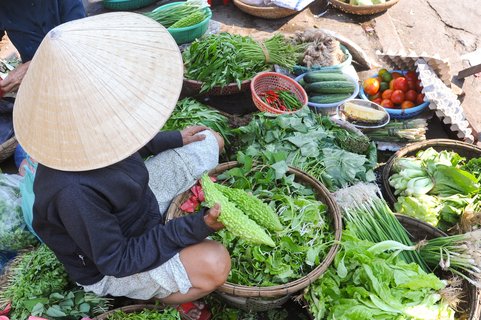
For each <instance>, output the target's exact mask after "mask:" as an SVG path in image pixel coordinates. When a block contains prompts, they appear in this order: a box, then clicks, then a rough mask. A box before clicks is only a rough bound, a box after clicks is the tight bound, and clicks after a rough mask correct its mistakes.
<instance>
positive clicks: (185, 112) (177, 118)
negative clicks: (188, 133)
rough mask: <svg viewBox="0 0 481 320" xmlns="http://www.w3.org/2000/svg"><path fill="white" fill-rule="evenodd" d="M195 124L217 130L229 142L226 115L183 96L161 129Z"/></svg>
mask: <svg viewBox="0 0 481 320" xmlns="http://www.w3.org/2000/svg"><path fill="white" fill-rule="evenodd" d="M195 125H204V126H206V127H208V128H211V129H212V130H215V131H217V132H218V133H219V134H220V135H221V136H222V137H223V138H224V140H225V142H226V143H229V139H230V138H231V137H232V134H233V133H232V130H231V129H230V127H229V119H228V118H227V117H226V116H224V115H222V114H221V113H220V112H219V111H218V110H216V109H213V108H211V107H208V106H206V105H205V104H202V103H200V102H199V101H197V100H195V99H192V98H185V99H182V100H179V101H178V102H177V105H176V106H175V109H174V111H173V112H172V114H171V115H170V118H169V119H168V120H167V122H166V123H165V124H164V126H163V127H162V130H182V129H184V128H186V127H189V126H195Z"/></svg>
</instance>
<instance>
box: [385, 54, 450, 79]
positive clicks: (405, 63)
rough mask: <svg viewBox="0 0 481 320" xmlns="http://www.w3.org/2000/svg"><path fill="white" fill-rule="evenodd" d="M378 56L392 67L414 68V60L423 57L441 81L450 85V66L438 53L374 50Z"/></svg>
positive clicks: (400, 68) (401, 68)
mask: <svg viewBox="0 0 481 320" xmlns="http://www.w3.org/2000/svg"><path fill="white" fill-rule="evenodd" d="M376 54H377V55H378V56H379V58H380V59H381V60H382V61H383V62H384V63H385V64H387V65H388V66H389V67H391V68H393V69H399V70H414V69H415V68H416V61H417V60H418V59H423V60H424V61H426V63H427V64H428V65H429V66H430V67H431V68H432V69H433V70H434V72H435V73H436V74H437V76H438V77H439V78H440V79H441V81H442V82H443V83H444V84H446V85H447V86H451V66H450V64H449V61H448V60H447V59H442V58H441V57H440V56H439V55H434V56H429V55H428V54H426V53H421V54H417V53H416V52H414V51H409V52H408V53H405V52H392V51H388V52H386V53H381V52H379V51H378V52H376Z"/></svg>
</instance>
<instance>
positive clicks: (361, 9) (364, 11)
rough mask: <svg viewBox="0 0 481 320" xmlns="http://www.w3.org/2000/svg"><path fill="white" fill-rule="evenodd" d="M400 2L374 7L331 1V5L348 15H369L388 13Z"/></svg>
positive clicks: (390, 2) (397, 0)
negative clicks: (388, 10)
mask: <svg viewBox="0 0 481 320" xmlns="http://www.w3.org/2000/svg"><path fill="white" fill-rule="evenodd" d="M398 2H399V0H389V1H388V2H386V3H380V4H374V5H372V6H356V5H352V4H348V3H345V2H343V1H341V0H331V4H332V6H333V7H334V8H337V9H339V10H341V11H344V12H346V13H352V14H357V15H369V14H375V13H379V12H383V11H386V10H387V9H389V8H391V7H392V6H394V5H395V4H396V3H398Z"/></svg>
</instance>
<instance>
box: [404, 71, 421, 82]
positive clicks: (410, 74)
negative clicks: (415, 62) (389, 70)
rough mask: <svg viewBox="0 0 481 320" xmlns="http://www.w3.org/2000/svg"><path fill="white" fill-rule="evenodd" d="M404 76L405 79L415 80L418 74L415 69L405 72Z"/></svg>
mask: <svg viewBox="0 0 481 320" xmlns="http://www.w3.org/2000/svg"><path fill="white" fill-rule="evenodd" d="M404 77H405V78H406V80H411V81H415V80H417V78H418V75H417V74H416V72H415V71H408V72H406V74H405V75H404Z"/></svg>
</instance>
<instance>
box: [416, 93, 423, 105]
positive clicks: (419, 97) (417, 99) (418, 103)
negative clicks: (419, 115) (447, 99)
mask: <svg viewBox="0 0 481 320" xmlns="http://www.w3.org/2000/svg"><path fill="white" fill-rule="evenodd" d="M423 102H424V93H420V94H418V96H417V97H416V105H420V104H421V103H423Z"/></svg>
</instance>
